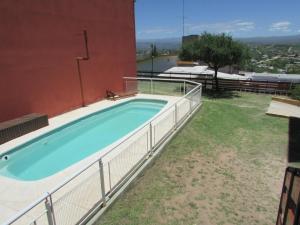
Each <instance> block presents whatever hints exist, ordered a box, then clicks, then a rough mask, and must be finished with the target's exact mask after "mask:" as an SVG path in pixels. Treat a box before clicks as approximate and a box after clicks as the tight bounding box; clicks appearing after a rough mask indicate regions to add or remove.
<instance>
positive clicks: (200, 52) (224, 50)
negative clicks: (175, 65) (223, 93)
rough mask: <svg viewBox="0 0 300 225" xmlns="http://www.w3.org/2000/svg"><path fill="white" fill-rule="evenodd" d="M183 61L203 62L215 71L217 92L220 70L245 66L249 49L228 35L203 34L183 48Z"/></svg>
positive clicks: (181, 53)
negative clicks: (225, 67)
mask: <svg viewBox="0 0 300 225" xmlns="http://www.w3.org/2000/svg"><path fill="white" fill-rule="evenodd" d="M179 57H180V59H181V60H193V61H195V60H201V61H204V62H205V63H206V64H207V65H208V66H209V67H210V68H211V69H213V70H214V72H215V75H214V79H215V83H216V90H219V83H218V70H219V69H220V68H221V67H224V66H232V65H239V66H242V65H244V64H245V63H246V62H247V61H248V60H249V51H248V48H247V47H246V46H245V45H243V44H241V43H239V42H237V41H234V40H233V39H232V37H231V36H228V35H226V34H219V35H217V34H209V33H203V34H202V35H201V38H200V39H199V40H196V41H194V42H192V43H189V44H187V45H185V46H183V48H182V50H181V52H180V54H179Z"/></svg>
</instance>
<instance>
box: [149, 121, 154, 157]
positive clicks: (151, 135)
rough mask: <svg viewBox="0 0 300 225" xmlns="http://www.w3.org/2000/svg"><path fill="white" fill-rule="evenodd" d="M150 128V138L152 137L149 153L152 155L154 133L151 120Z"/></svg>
mask: <svg viewBox="0 0 300 225" xmlns="http://www.w3.org/2000/svg"><path fill="white" fill-rule="evenodd" d="M149 128H150V133H149V138H150V154H149V156H152V155H153V141H152V137H153V133H152V122H150V125H149Z"/></svg>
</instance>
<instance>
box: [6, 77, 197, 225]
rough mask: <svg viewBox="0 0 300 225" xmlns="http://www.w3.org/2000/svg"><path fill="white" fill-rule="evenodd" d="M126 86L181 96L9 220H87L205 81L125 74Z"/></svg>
mask: <svg viewBox="0 0 300 225" xmlns="http://www.w3.org/2000/svg"><path fill="white" fill-rule="evenodd" d="M124 85H125V89H126V91H130V90H139V92H140V93H151V94H159V95H161V94H167V95H171V96H178V99H177V100H176V101H174V103H173V104H170V105H169V106H168V108H165V109H163V110H162V111H161V112H159V113H158V114H157V115H156V116H154V117H153V118H152V119H151V120H150V121H149V122H147V123H146V124H144V125H143V126H142V127H140V128H138V129H137V130H135V131H134V132H132V133H131V134H130V135H128V136H126V137H125V138H124V139H121V140H120V141H119V142H117V143H115V144H114V145H113V147H112V148H111V149H109V150H108V151H107V152H106V153H105V154H102V155H101V156H99V158H98V159H96V160H95V161H93V162H91V163H90V164H88V165H86V166H85V167H84V168H82V169H81V170H80V171H78V172H77V173H75V174H73V175H72V176H71V177H70V178H68V179H67V180H65V181H64V182H63V183H61V184H59V185H57V186H56V187H55V188H54V189H52V190H50V191H49V192H47V193H46V194H45V195H44V196H41V198H40V199H38V200H37V201H35V202H34V203H33V204H31V205H29V206H28V207H27V208H25V209H24V210H22V211H20V212H19V213H18V214H17V215H15V216H14V217H13V218H11V219H10V220H8V221H7V222H6V223H5V224H6V225H10V224H13V225H15V224H20V225H73V224H84V223H86V222H87V221H88V220H89V219H90V218H91V216H92V215H94V214H95V212H97V211H98V210H99V209H100V208H103V207H105V206H106V202H107V201H109V199H110V198H111V197H112V196H113V195H114V194H115V193H116V192H117V191H118V190H119V189H120V188H121V187H122V186H123V185H124V184H125V183H126V182H127V181H128V180H129V178H131V177H132V176H133V174H134V173H135V172H136V171H137V169H138V168H140V166H141V165H143V164H144V163H145V162H146V161H148V160H151V156H152V155H153V154H154V152H155V151H157V149H158V148H159V146H160V145H161V144H162V143H163V142H164V141H165V140H166V139H167V138H168V137H170V135H171V134H172V133H173V132H175V131H176V129H177V128H178V127H179V126H181V125H182V124H183V123H184V122H185V121H186V119H187V118H188V117H189V116H190V115H191V114H192V113H193V112H195V111H196V109H197V108H199V107H200V105H201V94H202V85H201V84H199V83H197V82H194V81H189V80H182V79H169V80H166V79H159V78H136V77H124Z"/></svg>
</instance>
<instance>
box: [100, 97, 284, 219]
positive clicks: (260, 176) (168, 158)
mask: <svg viewBox="0 0 300 225" xmlns="http://www.w3.org/2000/svg"><path fill="white" fill-rule="evenodd" d="M270 101H271V96H269V95H263V94H261V95H256V94H250V93H238V92H234V93H230V94H228V95H227V96H225V97H220V98H209V97H204V102H203V106H202V109H201V110H200V111H198V112H197V113H196V114H195V116H194V117H193V118H192V119H191V120H190V121H189V122H188V124H187V125H186V126H185V127H184V128H183V129H182V130H181V131H180V132H179V133H178V134H177V135H176V137H175V138H173V140H172V141H171V142H170V143H169V144H168V146H167V147H166V148H165V150H164V152H163V153H162V155H161V156H160V157H159V158H158V159H157V160H156V161H155V163H154V164H153V166H152V167H151V168H149V169H147V170H146V171H145V172H144V173H143V175H142V176H140V177H139V179H137V180H136V181H135V182H134V183H133V184H132V185H131V187H130V189H129V190H128V191H127V192H126V193H124V194H123V195H122V196H121V197H120V198H119V199H118V200H117V201H116V202H115V204H114V205H113V206H112V207H111V208H110V209H109V210H108V211H107V212H106V213H105V215H104V216H103V217H102V218H100V220H99V221H98V223H97V224H99V225H100V224H107V225H108V224H110V225H115V224H118V225H123V224H124V225H125V224H128V225H129V224H130V225H134V224H136V225H143V224H174V225H177V224H182V225H188V224H191V225H192V224H197V225H198V224H203V225H209V224H212V225H221V224H228V225H229V224H238V225H241V224H245V225H251V224H260V225H264V224H270V225H271V224H275V219H276V215H277V209H278V205H279V195H280V191H281V185H282V180H283V174H284V169H285V166H286V155H285V152H286V148H287V140H288V136H287V134H288V120H287V119H281V118H273V117H270V116H267V115H265V112H266V110H267V107H268V105H269V103H270Z"/></svg>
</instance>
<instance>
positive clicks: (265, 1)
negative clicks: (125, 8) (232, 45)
mask: <svg viewBox="0 0 300 225" xmlns="http://www.w3.org/2000/svg"><path fill="white" fill-rule="evenodd" d="M182 2H183V0H136V3H135V20H136V35H137V39H151V38H170V37H181V36H182V33H183V31H182ZM203 31H208V32H212V33H220V32H225V33H230V34H231V35H232V36H234V37H255V36H281V35H294V34H300V0H185V34H199V33H202V32H203Z"/></svg>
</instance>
